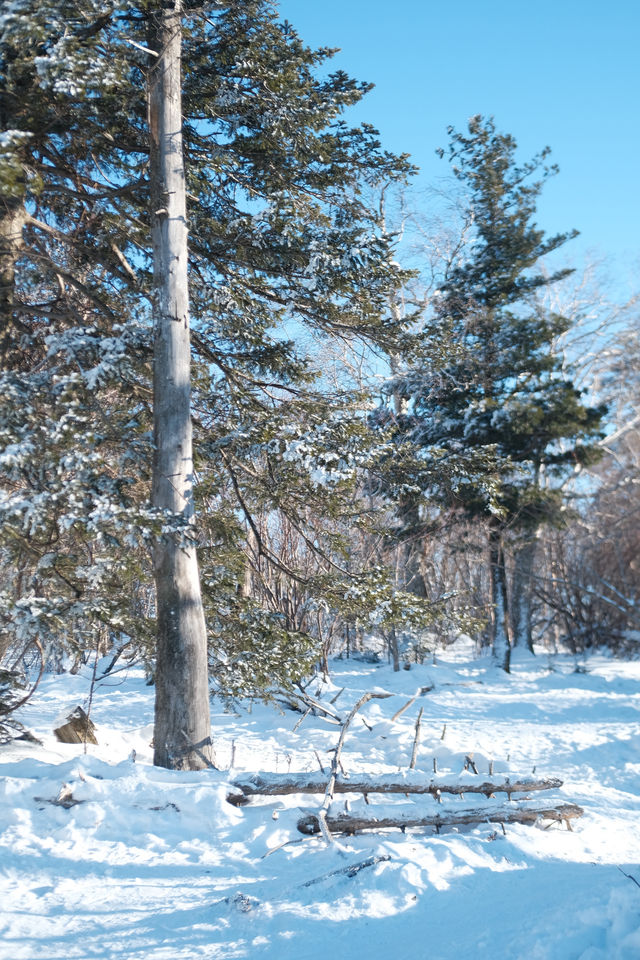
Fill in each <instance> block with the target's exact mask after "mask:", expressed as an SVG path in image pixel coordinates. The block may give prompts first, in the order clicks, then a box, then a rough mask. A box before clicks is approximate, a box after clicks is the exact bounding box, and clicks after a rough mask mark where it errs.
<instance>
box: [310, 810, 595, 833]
mask: <svg viewBox="0 0 640 960" xmlns="http://www.w3.org/2000/svg"><path fill="white" fill-rule="evenodd" d="M583 813H584V810H583V809H582V807H579V806H577V804H575V803H561V804H557V805H556V806H515V805H514V806H512V807H510V806H502V807H476V808H475V809H474V808H471V809H467V810H459V811H457V812H455V813H454V812H447V813H434V814H428V815H423V816H406V815H405V816H394V817H392V816H388V817H374V816H367V817H365V816H351V815H350V814H348V813H342V814H337V815H336V816H332V815H331V814H327V815H325V817H324V823H325V826H326V828H327V830H329V831H330V832H331V833H347V834H353V833H357V832H358V831H360V830H388V829H391V828H393V827H395V828H397V829H400V830H406V829H407V827H435V829H436V830H438V831H439V830H440V829H441V828H442V827H457V826H464V825H467V824H472V823H502V824H505V823H535V822H536V821H537V820H555V821H558V822H564V823H566V824H567V827H568V828H569V829H571V827H570V821H571V820H573V819H575V818H576V817H581V816H582V815H583ZM298 830H299V831H300V833H304V834H307V835H310V834H315V833H319V832H320V824H319V821H318V817H317V815H316V814H315V813H307V814H305V815H304V816H303V817H301V818H300V819H299V820H298Z"/></svg>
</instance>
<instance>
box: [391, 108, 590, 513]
mask: <svg viewBox="0 0 640 960" xmlns="http://www.w3.org/2000/svg"><path fill="white" fill-rule="evenodd" d="M449 134H450V143H449V147H448V150H447V151H444V150H441V151H440V155H441V156H444V155H445V153H446V155H447V157H448V159H449V161H450V162H451V164H452V168H453V172H454V175H455V176H456V177H457V179H458V180H460V181H461V183H462V184H463V186H464V187H465V189H466V191H467V194H466V196H467V201H466V202H467V215H468V220H469V221H470V222H472V223H473V236H472V238H471V240H470V242H469V244H468V246H467V247H466V249H465V250H464V251H463V253H462V256H461V258H460V260H459V262H457V263H455V264H454V265H453V267H452V268H451V269H450V270H449V272H448V275H447V277H446V278H445V280H444V282H443V283H442V285H441V287H440V290H439V291H437V296H436V297H435V299H434V301H433V305H432V315H431V316H430V318H429V319H428V320H427V322H426V324H425V331H424V347H423V351H422V356H423V358H424V361H423V364H422V365H421V366H419V367H418V366H416V367H415V368H414V369H411V370H409V371H408V372H407V373H406V374H403V375H402V376H400V377H398V378H396V379H395V380H394V381H393V383H392V384H391V387H390V390H391V391H393V392H394V395H395V396H396V397H399V398H401V399H402V401H403V402H404V404H405V407H406V411H407V412H406V414H405V415H404V416H402V417H401V418H400V423H399V432H400V433H401V435H402V436H403V437H405V438H406V437H409V438H410V439H411V440H412V442H414V443H415V444H416V445H417V447H418V448H419V449H420V451H421V456H422V457H423V458H428V457H430V456H431V455H432V451H433V450H437V451H438V455H439V456H440V457H443V456H444V459H445V460H446V459H447V458H448V459H450V460H451V461H455V460H456V459H457V458H461V460H462V461H463V462H464V461H465V460H468V459H469V458H475V460H476V464H477V467H478V468H479V469H476V470H473V469H471V470H468V469H465V470H464V471H463V476H462V477H461V480H460V482H459V483H457V484H455V485H452V484H451V483H448V484H446V485H443V484H441V483H439V482H438V480H437V478H436V480H435V483H434V484H433V485H428V484H427V485H426V486H425V487H423V489H426V490H428V491H429V493H431V494H432V495H434V496H435V497H436V498H437V499H439V500H440V502H442V503H445V504H447V505H449V506H453V507H455V508H458V509H461V510H463V511H464V512H465V513H466V514H467V515H469V516H485V517H492V516H493V517H497V518H499V519H500V521H501V523H502V524H506V525H509V526H511V527H524V528H535V527H536V526H538V525H539V524H540V523H543V522H553V521H554V520H555V519H556V518H557V516H558V511H559V510H560V509H561V506H562V500H561V497H560V495H559V494H558V492H557V491H555V490H554V489H553V488H551V489H548V487H547V486H546V485H545V486H544V487H543V484H542V482H541V472H542V471H544V472H545V474H546V480H547V482H548V481H553V480H554V479H557V478H558V477H561V476H563V475H565V474H566V472H567V469H569V470H570V469H573V468H574V467H576V466H577V465H582V464H585V463H588V462H590V461H592V460H593V459H594V458H597V456H598V451H597V448H596V447H595V445H594V440H596V439H598V438H599V437H600V436H601V434H600V432H599V431H600V424H601V419H602V416H603V413H604V409H603V408H602V407H589V406H587V405H586V404H585V403H584V399H583V396H582V393H581V391H579V390H578V389H577V388H576V387H575V386H574V385H573V383H572V382H571V380H570V379H569V378H568V375H567V372H566V369H565V368H564V365H563V362H562V359H561V357H560V356H559V355H558V354H557V353H556V352H555V343H556V341H557V338H558V337H559V336H560V335H561V334H562V333H564V332H565V331H566V330H567V329H568V326H569V325H570V320H569V319H568V318H566V317H562V316H559V315H557V314H554V313H552V312H549V311H547V310H545V309H543V308H542V307H541V306H540V305H539V303H538V302H537V301H536V299H535V298H534V296H533V294H534V293H535V292H536V291H540V290H542V289H544V288H546V287H548V286H549V285H551V284H553V283H555V282H556V281H558V280H559V279H561V278H562V277H564V276H566V274H567V273H568V272H570V271H567V270H559V271H556V272H555V273H551V274H549V273H547V272H545V271H543V270H542V269H541V266H540V262H539V261H540V259H541V258H542V257H544V256H545V255H547V254H550V253H552V252H553V251H555V250H557V249H558V248H559V247H560V246H562V245H563V244H564V243H565V242H566V241H567V240H569V239H571V238H572V237H573V236H575V232H570V233H565V234H558V235H556V236H553V237H551V238H545V235H544V232H543V231H542V230H540V229H539V228H538V227H537V225H536V224H535V222H534V221H533V217H534V216H535V211H536V201H537V199H538V196H539V194H540V192H541V190H542V187H543V185H544V182H545V180H546V179H547V177H548V176H550V175H552V174H554V173H556V172H557V169H556V168H555V167H553V166H547V165H546V161H547V158H548V155H549V150H548V148H546V149H545V150H543V151H542V153H540V154H539V155H538V156H536V157H535V158H534V159H533V160H532V161H530V162H529V163H526V164H524V165H522V166H519V165H518V164H517V163H516V160H515V152H516V142H515V140H514V139H513V137H511V136H509V135H505V134H500V133H498V132H497V131H496V128H495V125H494V123H493V121H492V120H491V119H489V120H487V119H483V118H482V117H474V118H472V120H471V121H470V122H469V129H468V133H467V134H462V133H458V132H456V131H454V130H453V128H450V129H449ZM432 343H433V344H434V345H435V347H436V349H435V350H434V354H435V355H436V356H440V357H442V344H443V343H446V344H447V347H448V350H447V355H446V356H445V357H444V358H442V359H440V361H439V362H437V363H433V362H430V361H429V356H430V353H431V350H430V345H431V344H432ZM442 451H446V453H444V454H443V453H442ZM487 481H490V482H487Z"/></svg>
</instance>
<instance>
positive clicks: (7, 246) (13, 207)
mask: <svg viewBox="0 0 640 960" xmlns="http://www.w3.org/2000/svg"><path fill="white" fill-rule="evenodd" d="M26 218H27V212H26V210H25V207H24V200H23V198H22V197H3V198H0V362H2V364H3V366H6V364H7V361H8V360H9V357H10V355H12V354H13V355H16V354H17V355H20V353H21V351H20V345H19V344H18V342H17V338H16V320H15V314H14V309H15V275H16V261H17V259H18V257H19V256H20V251H21V250H22V245H23V240H22V230H23V228H24V225H25V222H26Z"/></svg>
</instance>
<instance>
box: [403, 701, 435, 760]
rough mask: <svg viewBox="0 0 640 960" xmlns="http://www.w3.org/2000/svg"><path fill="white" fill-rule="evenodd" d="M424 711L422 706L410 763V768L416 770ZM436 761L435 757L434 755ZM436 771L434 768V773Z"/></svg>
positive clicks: (417, 721)
mask: <svg viewBox="0 0 640 960" xmlns="http://www.w3.org/2000/svg"><path fill="white" fill-rule="evenodd" d="M423 712H424V707H420V713H419V714H418V719H417V720H416V735H415V737H414V738H413V750H412V751H411V762H410V764H409V770H415V768H416V758H417V756H418V744H419V743H420V724H421V723H422V714H423ZM434 762H435V757H434ZM435 772H436V771H435V770H434V773H435Z"/></svg>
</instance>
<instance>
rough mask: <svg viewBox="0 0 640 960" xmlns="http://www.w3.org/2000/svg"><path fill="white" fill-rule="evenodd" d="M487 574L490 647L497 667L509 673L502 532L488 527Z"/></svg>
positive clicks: (509, 658) (509, 661)
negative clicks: (488, 581) (489, 584)
mask: <svg viewBox="0 0 640 960" xmlns="http://www.w3.org/2000/svg"><path fill="white" fill-rule="evenodd" d="M489 573H490V578H491V581H490V582H491V608H492V620H491V646H492V648H493V656H494V657H495V659H496V661H497V664H498V666H499V667H502V669H503V670H505V671H506V672H507V673H509V670H510V666H511V625H510V623H509V603H508V597H507V574H506V570H505V563H504V549H503V545H502V531H501V530H500V528H499V526H497V525H492V526H490V527H489Z"/></svg>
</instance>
